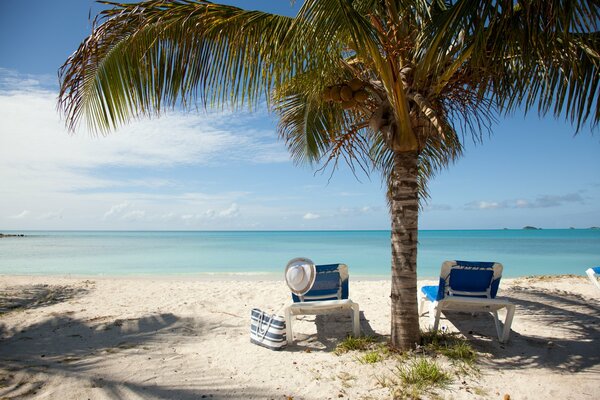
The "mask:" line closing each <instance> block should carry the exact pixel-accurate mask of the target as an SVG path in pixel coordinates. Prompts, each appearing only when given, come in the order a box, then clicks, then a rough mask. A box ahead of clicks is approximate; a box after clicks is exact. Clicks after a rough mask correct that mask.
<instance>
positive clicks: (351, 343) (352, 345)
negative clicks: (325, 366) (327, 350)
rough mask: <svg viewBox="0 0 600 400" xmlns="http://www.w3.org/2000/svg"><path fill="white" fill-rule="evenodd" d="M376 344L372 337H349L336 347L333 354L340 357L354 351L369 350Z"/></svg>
mask: <svg viewBox="0 0 600 400" xmlns="http://www.w3.org/2000/svg"><path fill="white" fill-rule="evenodd" d="M374 342H375V338H373V337H371V336H360V337H354V336H348V337H347V338H346V339H344V340H342V341H341V342H340V343H339V344H338V345H337V346H336V348H335V350H334V351H333V352H334V353H335V354H336V355H338V356H339V355H340V354H344V353H347V352H349V351H352V350H367V349H368V348H369V346H370V345H371V344H373V343H374Z"/></svg>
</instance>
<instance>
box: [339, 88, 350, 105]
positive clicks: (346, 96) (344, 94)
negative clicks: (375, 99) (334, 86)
mask: <svg viewBox="0 0 600 400" xmlns="http://www.w3.org/2000/svg"><path fill="white" fill-rule="evenodd" d="M340 98H341V99H342V101H350V100H352V88H351V87H350V86H346V85H344V86H342V88H341V89H340Z"/></svg>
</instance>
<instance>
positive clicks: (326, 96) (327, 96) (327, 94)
mask: <svg viewBox="0 0 600 400" xmlns="http://www.w3.org/2000/svg"><path fill="white" fill-rule="evenodd" d="M322 98H323V100H324V101H331V88H330V87H326V88H325V89H324V90H323V94H322Z"/></svg>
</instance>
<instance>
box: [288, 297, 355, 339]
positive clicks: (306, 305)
mask: <svg viewBox="0 0 600 400" xmlns="http://www.w3.org/2000/svg"><path fill="white" fill-rule="evenodd" d="M345 310H351V311H352V328H353V329H352V330H353V332H354V336H355V337H358V336H360V311H359V307H358V303H354V302H353V301H352V300H350V299H345V300H323V301H306V302H299V303H293V304H290V305H289V306H287V307H286V308H285V327H286V336H287V342H288V344H289V343H292V342H293V341H294V333H293V329H292V321H293V318H294V316H295V315H318V314H330V313H335V312H340V311H345Z"/></svg>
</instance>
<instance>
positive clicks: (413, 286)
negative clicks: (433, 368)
mask: <svg viewBox="0 0 600 400" xmlns="http://www.w3.org/2000/svg"><path fill="white" fill-rule="evenodd" d="M418 157H419V155H418V152H416V151H412V152H399V153H395V155H394V170H393V172H392V182H391V185H390V186H391V188H390V201H391V213H392V293H391V295H390V298H391V302H392V346H394V347H396V348H398V349H400V350H409V349H414V348H415V345H416V344H418V343H419V341H420V331H419V315H418V309H417V229H418V221H419V188H418V183H417V175H418V170H417V162H418Z"/></svg>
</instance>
